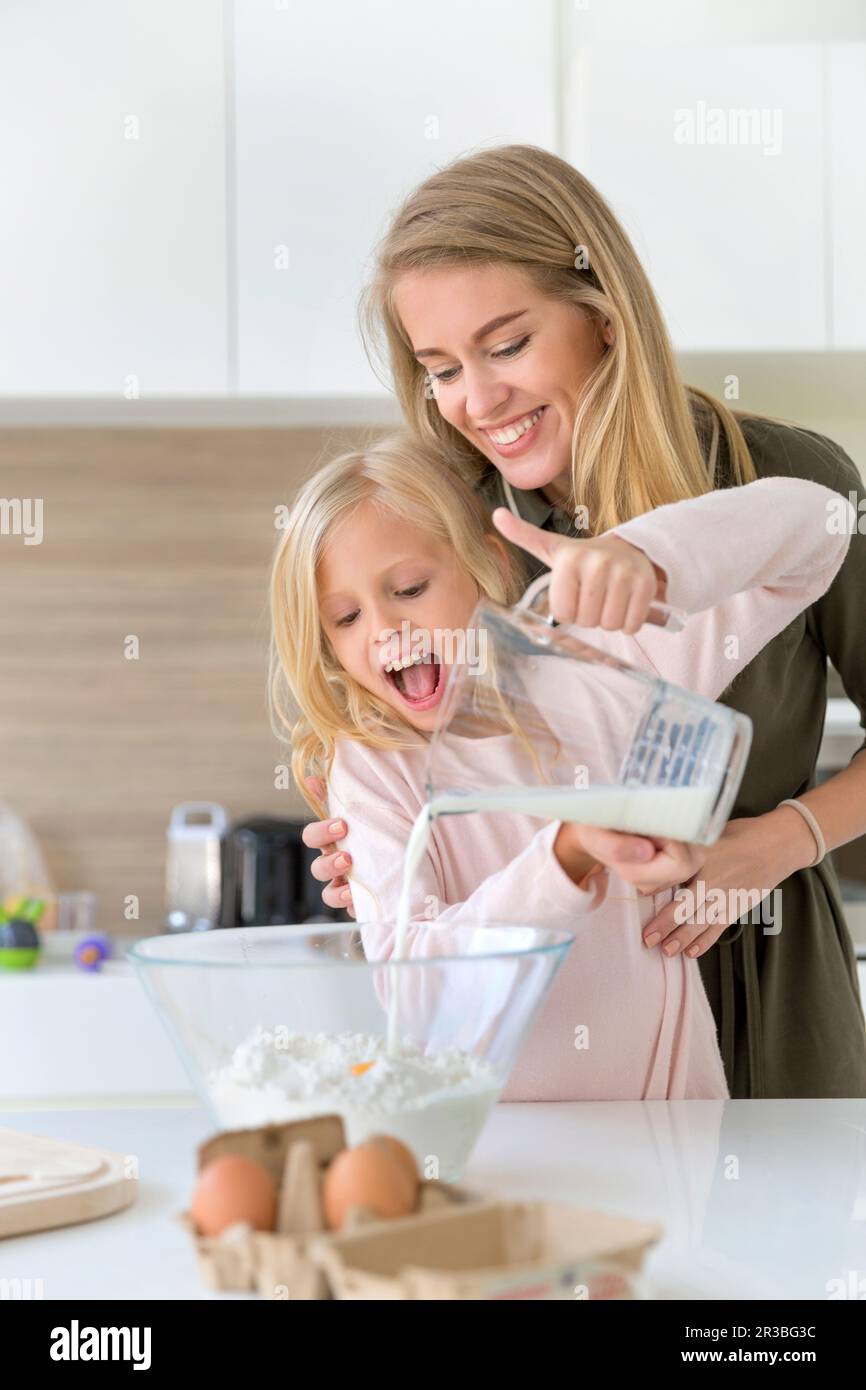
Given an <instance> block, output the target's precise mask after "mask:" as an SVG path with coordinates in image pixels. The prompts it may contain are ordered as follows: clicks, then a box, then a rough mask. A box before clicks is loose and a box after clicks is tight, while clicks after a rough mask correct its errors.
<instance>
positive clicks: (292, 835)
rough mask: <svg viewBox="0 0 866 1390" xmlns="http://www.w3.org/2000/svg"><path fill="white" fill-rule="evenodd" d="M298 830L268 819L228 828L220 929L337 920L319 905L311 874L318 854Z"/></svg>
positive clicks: (297, 825)
mask: <svg viewBox="0 0 866 1390" xmlns="http://www.w3.org/2000/svg"><path fill="white" fill-rule="evenodd" d="M303 828H304V824H303V822H302V821H295V820H288V819H283V818H281V817H269V816H255V817H251V818H249V819H247V820H243V821H238V822H236V823H235V824H234V825H233V826H232V827H231V829H230V830H229V831H228V833H227V835H226V837H225V842H224V846H223V877H222V904H221V908H220V914H219V925H220V926H221V927H244V926H260V927H265V926H268V927H269V926H275V925H280V924H283V923H287V922H309V921H323V922H332V921H334V920H339V917H338V913H337V910H336V909H332V908H328V907H325V906H324V904H323V903H322V900H321V887H320V885H319V883H318V882H317V881H316V879H314V878H313V876H312V874H311V872H310V868H311V865H312V862H313V860H314V859H316V858H317V857H318V850H312V849H308V848H307V846H306V845H305V844H304V842H303V840H302V839H301V832H302V831H303ZM343 920H345V919H343Z"/></svg>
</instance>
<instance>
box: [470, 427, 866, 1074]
mask: <svg viewBox="0 0 866 1390" xmlns="http://www.w3.org/2000/svg"><path fill="white" fill-rule="evenodd" d="M740 425H741V427H742V430H743V434H744V435H745V438H746V442H747V444H748V446H749V451H750V453H751V456H752V460H753V463H754V465H755V471H756V473H757V475H758V477H760V478H765V477H772V476H780V475H784V476H788V477H795V478H806V479H811V480H813V481H814V482H818V483H822V484H823V485H824V486H825V487H828V488H832V489H834V490H835V491H837V492H839V493H841V494H842V495H843V496H844V497H846V498H847V497H848V496H849V495H851V494H854V495H855V496H856V501H855V506H856V505H857V502H858V501H861V500H863V499H864V498H866V491H864V487H863V483H862V481H861V478H860V474H859V472H858V470H857V468H856V467H855V465H854V464H853V463H852V461H851V459H850V458H849V457H848V456H847V454H845V453H844V452H843V450H842V449H840V448H839V446H838V445H837V444H834V443H833V442H832V440H829V439H825V438H824V437H823V436H822V435H819V434H814V433H813V432H812V431H811V430H804V429H800V428H798V427H796V426H793V425H785V424H782V423H778V422H776V421H771V420H765V419H752V418H749V417H743V418H742V419H740ZM731 484H732V479H731V474H730V460H729V457H728V452H727V449H726V447H725V441H724V436H723V435H722V436H721V438H720V441H719V452H718V458H717V461H716V467H715V476H714V485H715V486H716V487H728V486H731ZM478 489H479V491H480V492H481V494H482V495H483V496H484V497H485V499H486V500H487V501H488V502H489V505H490V506H491V508H493V507H496V506H508V499H507V497H506V495H505V490H504V488H503V485H502V477H501V475H500V474H499V472H498V471H497V470H496V469H495V468H493V467H491V468H490V469H489V470H488V471H486V472H485V474H484V476H483V477H482V478H481V480H480V482H479V483H478ZM512 496H513V498H514V502H515V506H516V508H517V510H518V511H519V513H520V515H521V516H523V517H524V518H525V519H526V520H527V521H531V522H533V523H534V524H535V525H537V526H541V527H543V528H544V529H545V530H554V531H557V532H560V533H561V534H563V535H572V536H574V535H580V534H581V533H580V532H578V531H576V530H575V528H574V526H573V524H572V518H571V517H570V516H569V515H568V514H566V513H564V512H562V511H561V510H560V509H559V508H557V507H554V506H552V505H551V504H550V503H549V502H548V501H546V499H545V498H544V497H543V496H542V494H541V493H540V492H523V491H520V490H519V489H517V488H514V489H512ZM852 500H854V498H852ZM860 516H861V517H862V521H863V527H864V531H866V504H864V509H863V512H862V513H860ZM720 543H721V544H725V543H727V544H730V545H737V543H738V542H737V537H736V536H730V537H728V538H726V539H723V540H722V541H721V542H720ZM545 568H546V566H544V565H543V564H541V563H540V562H539V561H537V560H533V559H532V558H531V557H528V563H527V576H528V578H529V579H531V578H533V577H534V576H535V575H537V574H540V573H542V572H543V571H544V569H545ZM864 639H866V534H860V533H859V532H858V533H857V534H855V535H853V536H852V539H851V545H850V548H849V551H848V554H847V556H846V559H845V562H844V564H843V566H842V568H841V570H840V571H839V573H838V575H837V576H836V578H835V580H834V581H833V583H832V585H831V586H830V588H829V589H828V590H827V592H826V593H825V594H824V595H823V597H822V598H820V599H819V600H818V601H817V602H816V603H813V604H812V605H811V607H810V608H808V609H806V610H805V611H804V612H803V613H801V614H800V615H799V616H798V617H797V618H795V619H794V620H793V622H791V623H789V624H788V626H787V627H786V628H785V629H784V630H783V631H782V632H780V633H779V634H778V635H777V636H776V637H775V638H774V639H773V640H772V641H771V642H768V643H767V645H766V647H764V649H763V650H762V651H761V652H759V653H758V655H757V656H756V657H754V658H753V660H752V661H751V662H750V663H749V665H748V666H746V667H745V669H744V670H742V671H741V672H740V673H739V674H738V675H737V676H736V677H735V679H734V680H733V681H732V683H731V685H730V686H729V687H728V689H727V690H726V691H725V692H724V693H723V694H722V695H721V696H720V702H721V703H722V704H724V705H728V706H729V707H730V708H731V709H736V710H740V711H741V712H742V713H744V714H747V715H748V716H749V717H750V719H751V720H752V723H753V725H754V735H753V742H752V749H751V754H750V757H749V763H748V766H747V768H746V772H745V776H744V778H743V783H742V786H741V788H740V792H739V796H738V798H737V801H736V804H735V806H734V809H733V811H732V818H736V817H741V816H760V815H762V814H764V813H766V812H768V811H771V810H773V809H774V807H776V806H777V805H778V804H779V802H780V801H783V800H785V799H786V798H788V797H796V796H799V795H801V794H802V793H803V792H805V791H806V790H807V789H808V788H809V787H811V786H814V785H815V768H816V761H817V756H818V750H819V747H820V745H821V739H822V734H823V728H824V718H825V713H826V703H827V663H828V659H829V661H831V662H832V664H833V666H834V667H835V668H836V670H837V671H838V673H839V675H840V677H841V679H842V683H843V685H844V688H845V691H846V693H847V695H848V697H849V698H850V699H851V700H853V701H854V703H855V704H856V705H857V706H858V708H859V709H860V712H861V725H863V727H864V728H866V640H864ZM863 747H866V740H864V743H863V744H861V749H862V748H863ZM859 752H860V749H858V753H859ZM855 756H856V755H855ZM740 886H742V887H744V888H759V887H760V888H764V887H766V886H767V885H766V884H754V885H752V884H743V885H740ZM776 903H777V910H776V912H775V913H773V912H772V909H771V910H770V911H768V913H767V920H766V922H763V923H762V922H761V921H757V922H755V921H753V920H752V918H753V916H757V915H758V914H749V915H747V916H746V917H745V918H743V919H742V920H741V921H740V922H738V923H736V924H735V925H734V926H732V927H729V928H728V930H727V931H726V932H725V933H724V934H723V935H722V937H721V938H720V939H719V941H718V942H717V944H716V945H715V946H713V947H712V948H711V949H710V950H709V951H707V952H706V953H705V954H704V955H703V956H701V957H700V958H699V966H700V970H701V975H702V977H703V980H704V985H705V987H706V990H707V994H708V997H709V1000H710V1005H711V1007H712V1010H713V1015H714V1017H715V1020H716V1026H717V1028H718V1033H719V1044H720V1047H721V1052H722V1059H723V1061H724V1065H725V1073H726V1076H727V1080H728V1086H729V1088H730V1091H731V1095H732V1096H734V1097H763V1096H788V1097H804V1096H810V1097H814V1096H836V1097H847V1096H866V1029H864V1019H863V1013H862V1009H861V1004H860V993H859V984H858V978H857V962H856V956H855V952H854V947H853V943H852V940H851V935H850V932H849V931H848V927H847V924H846V922H845V916H844V912H843V907H842V899H841V894H840V890H839V883H838V880H837V877H836V873H835V870H834V868H833V866H832V864H831V862H830V858H829V856H828V857H827V858H825V860H824V861H823V863H821V864H820V865H818V866H817V867H816V868H813V869H802V870H800V871H799V872H797V873H795V874H792V875H791V877H790V878H788V879H786V880H785V881H784V883H783V884H781V885H780V886H779V896H778V897H777V899H776ZM773 919H775V920H773ZM780 921H781V929H779V922H780Z"/></svg>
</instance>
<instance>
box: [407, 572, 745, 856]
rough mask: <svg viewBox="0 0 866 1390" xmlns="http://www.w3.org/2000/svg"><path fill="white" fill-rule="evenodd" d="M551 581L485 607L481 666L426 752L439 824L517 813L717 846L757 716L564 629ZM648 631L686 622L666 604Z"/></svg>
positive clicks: (476, 638) (477, 659)
mask: <svg viewBox="0 0 866 1390" xmlns="http://www.w3.org/2000/svg"><path fill="white" fill-rule="evenodd" d="M549 583H550V575H549V574H545V575H542V576H541V578H540V579H539V580H536V582H535V583H534V584H533V585H531V586H530V588H529V589H528V590H527V592H526V594H525V595H524V596H523V598H522V599H521V600H520V602H519V603H518V604H517V605H516V606H515V607H514V608H507V607H504V606H503V605H501V604H498V603H496V602H494V601H493V600H492V599H484V600H483V601H482V602H481V603H479V605H478V606H477V608H476V609H475V612H474V613H473V615H472V619H471V621H470V626H469V629H468V630H467V633H466V637H467V639H471V646H472V659H471V660H469V659H465V658H466V652H464V653H463V657H464V659H462V660H458V661H455V662H453V663H452V664H451V665H452V669H451V671H450V674H449V678H448V684H447V687H446V691H445V694H444V696H443V699H442V703H441V705H440V706H439V711H438V718H437V723H436V727H435V731H434V734H433V737H432V739H431V743H430V749H429V752H428V755H427V765H426V791H427V798H428V802H429V803H430V810H431V814H432V815H453V814H466V813H468V812H471V811H488V812H497V811H500V812H511V813H519V814H523V815H527V816H531V817H538V818H539V819H543V820H569V821H576V822H578V823H581V824H591V825H599V826H605V827H608V828H609V829H613V830H623V831H630V832H632V833H635V834H641V835H647V836H651V837H654V838H670V839H677V840H687V841H690V842H692V843H696V844H704V845H710V844H713V843H714V842H715V841H716V840H717V839H718V837H719V835H720V834H721V832H722V829H723V828H724V826H725V824H726V822H727V820H728V818H729V815H730V812H731V808H732V806H733V803H734V800H735V798H736V795H737V791H738V789H739V786H740V782H741V781H742V777H743V772H744V770H745V766H746V759H747V757H748V753H749V747H750V744H751V737H752V722H751V720H750V719H749V718H748V717H747V716H746V715H743V714H740V713H738V712H736V711H735V710H730V709H727V708H726V707H725V706H723V705H719V704H716V703H715V702H714V701H712V700H708V699H706V698H705V697H703V696H701V695H695V694H692V693H691V692H690V691H688V690H683V689H680V688H679V687H678V686H676V685H672V684H670V683H669V682H667V681H664V680H660V679H659V678H657V677H655V676H653V675H651V674H649V673H647V672H645V671H641V670H638V669H637V668H636V667H634V666H632V665H630V664H629V663H628V662H627V661H624V660H622V659H620V658H619V657H617V656H615V655H613V654H612V653H610V652H606V651H603V650H600V649H598V648H597V647H595V646H591V645H590V644H589V643H587V642H586V641H585V640H584V639H583V636H582V635H581V634H582V633H583V632H585V631H586V629H579V628H575V627H572V626H569V625H558V624H556V623H555V622H554V620H553V619H552V618H551V617H550V615H549V612H548V608H547V588H548V586H549ZM647 621H649V622H651V623H653V624H655V625H657V626H662V627H666V628H668V629H669V630H671V631H672V632H673V631H677V630H679V629H681V628H682V626H683V623H684V621H685V618H684V615H683V614H681V613H679V612H678V611H677V610H675V609H671V608H669V607H668V606H667V605H665V604H662V603H658V602H656V603H655V604H653V605H652V607H651V609H650V613H649V616H648V619H647ZM608 635H609V636H610V637H611V638H612V639H613V638H619V644H620V645H621V641H622V635H621V634H604V635H603V636H608ZM671 640H672V641H675V640H676V638H672V639H671ZM612 645H616V643H612ZM466 651H468V643H467V649H466Z"/></svg>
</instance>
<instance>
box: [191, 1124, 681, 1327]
mask: <svg viewBox="0 0 866 1390" xmlns="http://www.w3.org/2000/svg"><path fill="white" fill-rule="evenodd" d="M345 1147H346V1139H345V1131H344V1128H343V1121H342V1119H341V1118H340V1116H339V1115H321V1116H317V1117H315V1118H313V1119H308V1120H297V1121H294V1122H293V1123H291V1124H282V1125H265V1126H260V1127H258V1128H256V1129H239V1130H227V1131H225V1132H224V1133H221V1134H217V1135H215V1136H214V1137H213V1138H211V1139H208V1140H207V1141H206V1142H205V1143H204V1144H202V1145H200V1146H199V1149H198V1168H199V1171H201V1169H202V1168H203V1167H204V1166H205V1165H206V1164H207V1163H209V1162H210V1161H211V1160H212V1159H214V1158H219V1157H221V1156H222V1155H224V1154H242V1155H243V1156H244V1157H246V1158H251V1159H254V1160H255V1161H256V1162H257V1163H260V1164H261V1165H262V1166H263V1167H264V1168H265V1169H266V1170H267V1171H268V1172H269V1173H270V1174H271V1176H272V1178H273V1179H274V1182H275V1183H276V1185H277V1191H278V1208H277V1230H276V1231H252V1230H251V1229H250V1228H249V1227H248V1226H245V1225H238V1226H235V1227H232V1228H231V1229H229V1230H227V1231H224V1232H223V1233H222V1235H221V1236H218V1237H205V1236H200V1235H199V1234H198V1232H197V1231H196V1228H195V1224H194V1222H193V1220H192V1217H191V1216H190V1213H189V1212H184V1213H182V1214H181V1218H180V1219H181V1221H182V1222H183V1224H184V1226H185V1227H186V1229H187V1231H188V1232H189V1234H190V1237H191V1238H192V1240H193V1242H194V1244H195V1248H196V1254H197V1259H198V1267H199V1273H200V1275H201V1278H202V1280H203V1282H204V1283H205V1284H206V1285H207V1286H208V1287H209V1288H211V1289H217V1290H237V1291H244V1290H246V1291H249V1290H257V1291H258V1293H259V1294H260V1295H261V1296H262V1297H263V1298H269V1299H285V1300H290V1301H297V1300H302V1301H303V1300H307V1299H327V1298H339V1299H356V1300H357V1299H376V1300H380V1299H381V1300H395V1299H425V1300H426V1299H452V1300H453V1299H460V1300H464V1299H469V1300H472V1299H474V1300H478V1299H485V1300H489V1299H514V1298H517V1299H571V1300H578V1299H589V1300H601V1299H628V1298H634V1297H636V1296H640V1295H639V1289H640V1281H639V1275H640V1272H641V1269H642V1267H643V1263H644V1260H645V1257H646V1254H647V1251H648V1250H649V1248H650V1246H651V1245H653V1244H654V1243H655V1242H656V1241H657V1240H658V1239H659V1237H660V1236H661V1234H662V1230H661V1227H660V1226H657V1225H653V1224H650V1223H647V1222H643V1221H634V1220H632V1219H631V1218H628V1217H621V1216H613V1215H610V1214H608V1213H606V1212H599V1211H590V1210H587V1209H583V1208H580V1207H575V1206H572V1205H570V1204H568V1203H558V1202H545V1201H507V1200H499V1199H496V1198H491V1197H482V1196H481V1195H480V1194H478V1193H473V1192H470V1191H468V1190H466V1189H464V1188H462V1187H458V1186H456V1185H452V1184H448V1183H443V1182H422V1183H421V1184H420V1189H419V1202H418V1210H417V1211H416V1212H415V1213H413V1214H412V1215H411V1216H406V1217H400V1218H393V1219H390V1220H381V1219H379V1218H378V1217H377V1216H376V1214H375V1213H374V1212H371V1211H370V1210H369V1209H367V1208H364V1207H353V1208H351V1210H350V1211H349V1213H348V1214H347V1218H346V1224H345V1226H344V1227H343V1229H342V1230H341V1231H338V1232H326V1230H325V1223H324V1217H323V1213H322V1203H321V1183H322V1177H323V1174H324V1170H325V1168H326V1167H327V1165H328V1164H329V1163H330V1162H331V1160H332V1159H333V1158H335V1157H336V1155H337V1154H338V1153H339V1152H340V1151H341V1150H342V1149H344V1148H345Z"/></svg>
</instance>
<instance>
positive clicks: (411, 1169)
mask: <svg viewBox="0 0 866 1390" xmlns="http://www.w3.org/2000/svg"><path fill="white" fill-rule="evenodd" d="M366 1142H367V1143H368V1144H381V1145H382V1146H383V1147H384V1148H385V1149H387V1150H388V1152H389V1153H390V1154H392V1155H393V1157H394V1158H396V1160H397V1162H398V1163H399V1164H400V1165H401V1167H403V1168H405V1170H406V1172H407V1173H408V1175H409V1177H410V1178H411V1179H412V1182H413V1184H414V1186H415V1187H416V1188H417V1186H418V1184H419V1182H420V1181H421V1176H420V1174H419V1172H418V1164H417V1161H416V1159H415V1155H414V1154H413V1152H412V1150H411V1149H410V1148H409V1146H408V1144H404V1143H403V1141H402V1139H395V1138H394V1136H393V1135H392V1134H371V1135H370V1138H369V1139H368V1140H367V1141H366Z"/></svg>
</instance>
